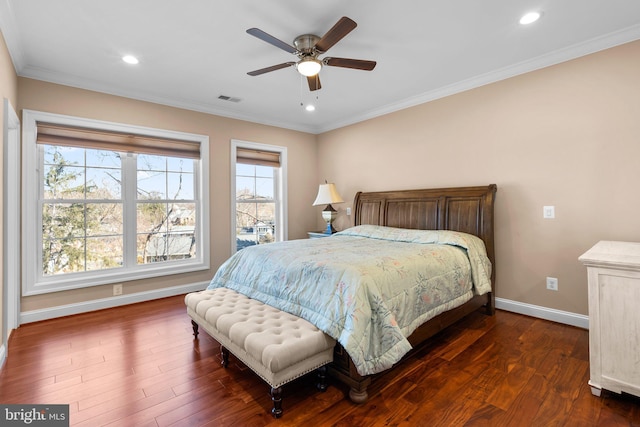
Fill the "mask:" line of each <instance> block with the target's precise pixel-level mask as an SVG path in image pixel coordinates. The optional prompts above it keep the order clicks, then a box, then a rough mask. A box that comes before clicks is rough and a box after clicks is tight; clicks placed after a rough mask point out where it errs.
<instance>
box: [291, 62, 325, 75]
mask: <svg viewBox="0 0 640 427" xmlns="http://www.w3.org/2000/svg"><path fill="white" fill-rule="evenodd" d="M296 68H297V69H298V72H299V73H300V74H302V75H303V76H306V77H312V76H315V75H316V74H318V73H319V72H320V69H321V68H322V63H321V62H320V61H318V60H317V59H314V58H303V59H302V60H300V62H298V64H297V65H296Z"/></svg>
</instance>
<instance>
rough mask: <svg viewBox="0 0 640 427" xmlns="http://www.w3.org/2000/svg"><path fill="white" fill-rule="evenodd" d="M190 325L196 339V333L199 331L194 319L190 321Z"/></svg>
mask: <svg viewBox="0 0 640 427" xmlns="http://www.w3.org/2000/svg"><path fill="white" fill-rule="evenodd" d="M191 327H192V328H193V336H194V337H196V339H197V338H198V333H199V332H198V327H199V326H198V324H197V323H196V322H195V321H194V320H192V321H191Z"/></svg>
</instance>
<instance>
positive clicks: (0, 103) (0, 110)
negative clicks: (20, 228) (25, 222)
mask: <svg viewBox="0 0 640 427" xmlns="http://www.w3.org/2000/svg"><path fill="white" fill-rule="evenodd" d="M17 79H18V78H17V76H16V72H15V70H14V68H13V62H11V57H10V56H9V51H8V50H7V45H6V43H5V41H4V36H3V35H2V32H0V132H3V130H4V126H5V123H4V99H5V98H6V99H8V100H9V102H10V103H11V105H12V106H13V108H17V107H16V105H17V98H18V97H17V92H18V83H17ZM0 139H2V144H3V147H4V144H5V141H4V137H2V136H0ZM3 153H4V150H0V205H3V200H4V178H3V176H4V172H3V170H4V167H3V164H4V158H3V155H4V154H3ZM3 222H4V206H2V212H1V213H0V281H1V282H2V286H5V285H6V284H5V283H4V279H3V277H4V261H3V260H4V253H3V244H2V242H3V241H4V227H3V226H2V224H3ZM3 307H4V303H3V292H2V291H0V331H3V330H4V327H5V326H4V313H3ZM0 337H2V332H0ZM0 345H2V343H0Z"/></svg>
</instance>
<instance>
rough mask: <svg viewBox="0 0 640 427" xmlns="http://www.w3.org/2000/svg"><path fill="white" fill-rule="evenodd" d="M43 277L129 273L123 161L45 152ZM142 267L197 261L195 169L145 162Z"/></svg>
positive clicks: (140, 199)
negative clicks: (124, 270) (108, 271)
mask: <svg viewBox="0 0 640 427" xmlns="http://www.w3.org/2000/svg"><path fill="white" fill-rule="evenodd" d="M43 152H44V155H43V157H44V161H43V174H42V183H43V187H42V188H43V197H42V203H41V212H42V269H43V275H45V276H50V275H55V274H65V273H75V272H82V271H94V270H104V269H111V268H117V267H121V266H122V265H123V262H124V245H125V239H126V236H125V235H124V227H123V223H124V209H125V206H124V205H125V202H126V201H125V200H124V197H123V194H122V193H123V190H122V174H123V167H122V165H123V156H126V154H125V153H118V152H113V151H105V150H93V149H87V148H79V147H66V146H65V147H60V146H53V145H44V146H43ZM137 165H138V167H137V177H136V179H137V187H136V189H137V202H136V210H137V212H136V217H137V218H136V228H135V229H136V235H137V238H136V239H137V255H136V262H137V263H138V264H146V263H152V262H163V261H171V260H177V259H187V258H192V257H194V256H195V255H196V241H195V237H194V236H195V224H196V220H197V218H196V212H197V211H196V203H195V198H194V187H195V186H194V179H195V178H194V175H195V174H194V162H193V160H192V159H182V158H175V157H169V156H151V155H146V154H138V155H137Z"/></svg>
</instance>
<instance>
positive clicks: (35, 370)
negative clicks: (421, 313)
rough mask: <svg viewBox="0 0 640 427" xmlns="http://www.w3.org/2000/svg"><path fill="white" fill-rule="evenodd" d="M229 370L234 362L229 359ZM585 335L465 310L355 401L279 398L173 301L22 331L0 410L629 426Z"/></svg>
mask: <svg viewBox="0 0 640 427" xmlns="http://www.w3.org/2000/svg"><path fill="white" fill-rule="evenodd" d="M232 360H233V359H232ZM588 376H589V362H588V332H587V331H585V330H581V329H577V328H573V327H570V326H565V325H560V324H556V323H552V322H547V321H544V320H539V319H534V318H530V317H526V316H521V315H517V314H513V313H509V312H504V311H498V312H497V313H496V315H495V316H492V317H489V316H485V315H483V314H481V313H474V314H472V315H471V316H469V317H468V318H467V319H465V320H463V321H462V322H460V323H458V324H456V325H454V326H452V327H451V328H449V329H448V330H447V331H445V332H444V333H441V334H440V335H438V336H436V337H435V339H433V340H432V341H431V342H430V343H429V345H428V346H427V347H425V348H422V349H420V350H419V351H417V352H415V353H414V354H413V355H412V356H410V357H409V359H408V360H407V361H406V362H405V363H404V364H402V365H400V366H399V367H397V368H395V369H394V370H393V371H392V374H388V375H383V376H381V377H379V378H377V379H376V380H375V381H374V382H373V384H372V385H371V387H370V390H369V391H370V399H369V401H368V402H367V403H366V404H364V405H355V404H353V403H351V402H350V401H349V400H348V399H347V398H346V397H345V396H346V393H347V392H348V390H347V389H346V388H345V387H344V386H343V385H342V384H341V383H338V382H337V381H335V380H331V379H330V383H329V388H328V390H327V391H326V392H325V393H320V392H317V391H316V390H315V388H314V379H313V378H312V377H303V378H301V379H299V380H296V381H294V382H293V383H291V384H289V385H287V386H285V387H284V389H283V396H284V400H283V409H284V416H283V418H281V419H279V420H275V419H273V418H272V417H271V415H270V414H269V411H270V409H271V400H270V397H269V395H268V386H267V385H266V384H265V383H264V382H262V380H260V379H259V378H258V377H257V376H256V375H254V374H253V373H252V372H251V371H250V370H248V369H247V368H246V367H244V366H242V365H239V364H237V363H234V362H233V361H232V363H231V364H230V366H229V368H228V369H226V370H225V369H223V368H222V367H221V366H220V357H219V346H218V345H217V343H216V342H215V341H213V340H212V339H211V338H210V337H209V336H207V334H206V333H205V332H203V331H202V332H201V334H200V338H199V340H197V341H194V340H193V336H192V330H191V324H190V320H189V318H188V316H187V315H186V309H185V306H184V303H183V298H182V297H172V298H166V299H162V300H157V301H151V302H146V303H141V304H135V305H130V306H126V307H121V308H115V309H109V310H103V311H99V312H93V313H87V314H81V315H77V316H72V317H67V318H62V319H54V320H49V321H44V322H39V323H32V324H27V325H23V326H21V327H20V328H19V329H18V330H17V331H14V333H13V334H12V337H11V340H10V343H9V349H8V358H7V362H6V364H5V366H4V367H3V369H2V372H1V373H0V402H1V403H22V404H55V403H64V404H69V405H70V421H71V425H73V426H92V427H94V426H102V425H108V426H126V427H129V426H136V427H147V426H169V425H175V426H189V427H191V426H225V425H233V426H236V427H238V426H266V425H271V426H300V425H309V426H311V425H313V426H320V425H336V426H383V425H389V426H422V425H424V426H527V425H530V426H635V425H640V405H639V404H640V399H638V398H635V397H632V396H628V395H616V394H614V393H609V392H606V391H603V393H602V397H600V398H597V397H595V396H592V395H591V392H590V389H589V386H588V385H587V380H588Z"/></svg>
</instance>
